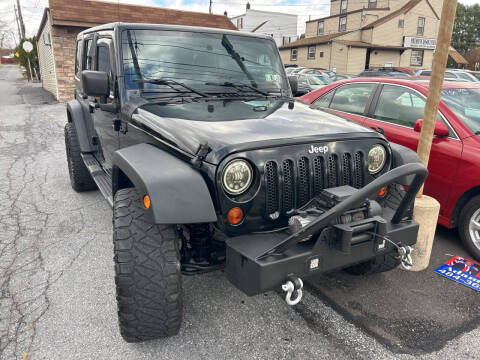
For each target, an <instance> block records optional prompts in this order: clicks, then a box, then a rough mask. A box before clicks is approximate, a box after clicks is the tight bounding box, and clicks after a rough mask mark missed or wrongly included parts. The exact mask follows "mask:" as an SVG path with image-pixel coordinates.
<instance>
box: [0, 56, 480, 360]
mask: <svg viewBox="0 0 480 360" xmlns="http://www.w3.org/2000/svg"><path fill="white" fill-rule="evenodd" d="M20 77H21V74H20V71H19V69H18V67H16V66H13V65H12V66H10V65H8V66H7V65H5V66H0V94H1V95H0V175H1V176H0V283H1V295H0V358H1V359H22V360H25V359H97V358H98V359H152V358H153V359H184V358H190V359H223V358H225V359H227V358H228V359H252V358H255V359H256V358H259V359H283V358H289V359H292V358H293V359H306V358H314V359H337V358H338V359H374V358H379V359H397V358H399V359H413V358H418V357H421V358H425V359H437V358H455V359H456V358H458V359H466V358H468V359H475V358H480V355H479V354H480V342H479V341H478V339H479V337H480V330H479V329H478V325H479V324H480V302H479V301H478V293H477V292H475V291H473V290H471V289H469V288H466V287H462V286H461V285H458V284H456V283H454V282H452V281H450V280H447V279H444V278H443V277H441V276H439V275H437V274H435V273H434V272H433V269H434V268H435V267H436V266H438V265H440V264H441V263H443V262H445V261H446V260H448V259H449V258H450V257H451V256H452V255H455V254H459V255H465V256H467V257H468V255H467V254H466V253H465V252H464V250H463V249H462V248H461V247H460V245H459V239H458V237H457V234H456V232H454V231H450V230H446V229H442V228H439V229H438V231H437V235H436V242H435V245H434V252H433V255H432V261H431V265H430V268H429V269H428V270H426V271H424V272H421V273H411V272H404V271H402V270H398V269H397V270H394V271H392V272H391V273H387V274H377V275H374V276H370V277H354V276H350V275H347V274H345V273H343V272H342V273H332V274H327V275H324V276H322V277H320V278H317V279H310V280H309V281H308V282H307V284H306V294H305V297H304V299H303V300H302V303H301V304H299V305H297V306H296V307H290V306H288V305H287V304H286V303H285V301H284V300H283V295H282V294H281V293H280V292H278V293H277V292H270V293H267V294H264V295H261V296H255V297H247V296H245V295H244V294H243V293H241V292H240V291H238V290H236V289H235V288H234V287H233V286H232V285H231V284H230V283H229V282H228V281H227V280H226V278H225V276H224V274H223V273H222V272H221V271H217V272H213V273H209V274H205V275H200V276H196V277H185V278H184V283H183V287H184V293H185V296H184V321H183V326H182V328H181V330H180V333H179V335H177V336H175V337H172V338H168V339H164V340H157V341H152V342H146V343H141V344H128V343H126V342H124V341H123V340H122V339H121V337H120V334H119V332H118V327H117V316H116V301H115V291H114V280H113V261H112V257H113V245H112V233H111V231H112V229H111V228H112V226H111V219H112V218H111V215H112V213H111V210H110V208H109V206H108V204H107V202H106V201H105V200H104V198H103V197H102V195H101V194H100V193H98V192H88V193H83V194H79V193H76V192H74V191H73V190H72V188H71V187H70V182H69V177H68V170H67V164H66V159H65V149H64V138H63V126H64V124H65V122H66V113H65V105H64V104H59V103H56V102H55V101H53V98H52V97H51V96H50V95H49V94H48V93H46V92H44V91H43V90H42V89H41V88H40V87H39V85H38V84H27V83H25V82H23V81H19V80H17V79H18V78H20Z"/></svg>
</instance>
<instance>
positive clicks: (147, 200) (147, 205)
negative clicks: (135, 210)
mask: <svg viewBox="0 0 480 360" xmlns="http://www.w3.org/2000/svg"><path fill="white" fill-rule="evenodd" d="M150 205H151V203H150V196H148V195H145V196H144V197H143V206H144V207H145V209H150Z"/></svg>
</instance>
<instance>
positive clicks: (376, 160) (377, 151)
mask: <svg viewBox="0 0 480 360" xmlns="http://www.w3.org/2000/svg"><path fill="white" fill-rule="evenodd" d="M386 158H387V153H386V151H385V148H384V147H383V146H382V145H375V146H374V147H372V148H371V149H370V151H369V152H368V171H369V172H370V174H376V173H378V172H379V171H380V170H382V169H383V166H384V165H385V161H386Z"/></svg>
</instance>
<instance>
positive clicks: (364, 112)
mask: <svg viewBox="0 0 480 360" xmlns="http://www.w3.org/2000/svg"><path fill="white" fill-rule="evenodd" d="M428 87H429V82H428V81H427V80H403V79H394V78H355V79H346V80H342V81H338V82H336V83H333V84H330V85H327V86H325V87H323V88H321V89H319V90H316V91H313V92H311V93H308V94H306V95H304V96H302V97H300V98H299V100H300V101H302V102H304V103H308V104H313V105H314V106H316V107H318V108H329V109H331V111H333V112H335V113H337V114H339V115H341V116H343V117H347V118H350V119H351V120H354V121H356V122H358V123H361V124H364V125H366V126H369V127H371V128H372V129H375V130H377V131H379V132H382V133H384V134H385V136H386V137H387V139H388V140H389V141H392V142H394V143H397V144H400V145H403V146H406V147H409V148H410V149H412V150H415V151H416V150H417V145H418V138H419V135H420V129H421V127H422V120H421V119H422V117H423V112H424V107H425V102H426V96H427V93H428ZM428 170H429V175H428V178H427V181H426V183H425V194H426V195H429V196H432V197H434V198H435V199H437V200H438V201H439V202H440V216H439V220H438V222H439V224H441V225H443V226H446V227H448V228H458V232H459V234H460V237H461V239H462V241H463V243H464V245H465V246H466V248H467V249H468V250H469V251H470V253H471V254H472V255H473V256H474V257H475V258H476V259H477V260H480V83H473V82H445V83H444V85H443V90H442V101H441V102H440V105H439V113H438V117H437V123H436V126H435V136H434V138H433V144H432V152H431V156H430V161H429V164H428Z"/></svg>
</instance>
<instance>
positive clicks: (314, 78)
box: [308, 75, 325, 85]
mask: <svg viewBox="0 0 480 360" xmlns="http://www.w3.org/2000/svg"><path fill="white" fill-rule="evenodd" d="M308 82H309V83H310V85H325V83H324V82H323V81H321V80H320V79H319V78H318V77H317V76H314V75H313V76H308Z"/></svg>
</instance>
